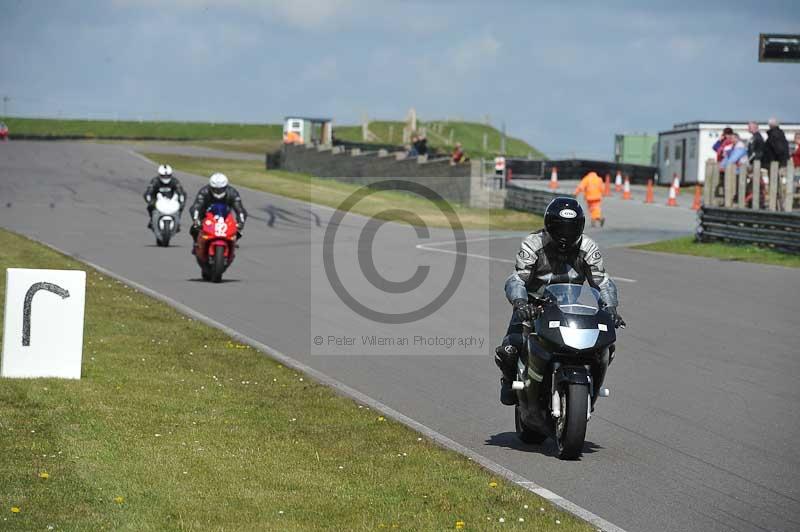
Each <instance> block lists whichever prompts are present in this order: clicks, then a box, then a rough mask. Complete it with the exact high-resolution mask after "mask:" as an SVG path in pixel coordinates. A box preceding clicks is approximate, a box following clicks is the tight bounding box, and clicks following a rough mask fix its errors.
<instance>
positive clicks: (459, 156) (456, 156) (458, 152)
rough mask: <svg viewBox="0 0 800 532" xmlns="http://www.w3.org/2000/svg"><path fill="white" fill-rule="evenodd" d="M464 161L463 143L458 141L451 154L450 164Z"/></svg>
mask: <svg viewBox="0 0 800 532" xmlns="http://www.w3.org/2000/svg"><path fill="white" fill-rule="evenodd" d="M461 162H464V150H463V149H462V148H461V143H460V142H456V146H455V149H454V150H453V154H452V155H451V156H450V164H458V163H461Z"/></svg>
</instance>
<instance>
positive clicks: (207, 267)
mask: <svg viewBox="0 0 800 532" xmlns="http://www.w3.org/2000/svg"><path fill="white" fill-rule="evenodd" d="M215 207H216V205H215ZM237 236H238V232H237V227H236V217H235V216H234V214H233V213H232V212H230V211H228V209H225V210H224V212H220V210H219V209H216V208H212V209H211V210H209V211H208V212H207V213H206V218H205V220H203V223H202V226H201V228H200V232H199V233H198V234H197V242H196V243H195V257H196V258H197V264H199V265H200V272H201V273H202V275H203V280H204V281H211V282H214V283H219V282H220V281H222V274H223V273H224V272H225V270H227V269H228V266H230V265H231V263H232V262H233V257H234V254H235V251H234V250H235V249H236V239H237Z"/></svg>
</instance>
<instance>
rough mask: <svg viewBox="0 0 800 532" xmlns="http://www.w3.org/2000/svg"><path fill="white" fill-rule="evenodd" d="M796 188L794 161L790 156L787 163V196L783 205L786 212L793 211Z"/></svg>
mask: <svg viewBox="0 0 800 532" xmlns="http://www.w3.org/2000/svg"><path fill="white" fill-rule="evenodd" d="M794 188H795V187H794V161H793V160H792V158H791V157H789V161H787V163H786V197H785V198H784V205H783V210H784V211H785V212H792V208H793V207H794Z"/></svg>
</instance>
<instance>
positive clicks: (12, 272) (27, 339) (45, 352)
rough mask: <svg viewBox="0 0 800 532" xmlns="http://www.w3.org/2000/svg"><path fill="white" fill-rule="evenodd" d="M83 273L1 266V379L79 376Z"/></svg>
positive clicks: (81, 343) (83, 298)
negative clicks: (3, 279)
mask: <svg viewBox="0 0 800 532" xmlns="http://www.w3.org/2000/svg"><path fill="white" fill-rule="evenodd" d="M85 302H86V272H82V271H76V270H28V269H22V268H9V269H8V270H6V311H5V327H4V328H3V356H2V359H0V377H63V378H67V379H80V378H81V355H82V353H83V310H84V304H85Z"/></svg>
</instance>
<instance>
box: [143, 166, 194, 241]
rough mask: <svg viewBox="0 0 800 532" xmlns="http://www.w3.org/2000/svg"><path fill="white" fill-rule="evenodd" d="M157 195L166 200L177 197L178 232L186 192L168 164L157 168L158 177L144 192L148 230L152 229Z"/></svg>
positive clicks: (151, 181) (152, 180)
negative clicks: (178, 203)
mask: <svg viewBox="0 0 800 532" xmlns="http://www.w3.org/2000/svg"><path fill="white" fill-rule="evenodd" d="M158 194H161V195H162V196H165V197H167V198H171V197H172V196H173V195H175V194H177V195H178V201H180V203H181V209H180V211H178V216H177V220H178V224H177V226H176V231H178V232H179V231H180V230H181V214H183V206H184V205H185V204H186V191H185V190H183V187H182V186H181V182H180V181H178V178H177V177H175V176H173V175H172V167H171V166H170V165H168V164H162V165H160V166H159V167H158V175H157V176H156V177H154V178H153V179H151V180H150V183H149V184H148V185H147V189H145V191H144V201H145V202H146V203H147V227H148V229H152V228H153V227H152V223H153V209H155V208H156V199H157V197H158Z"/></svg>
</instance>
